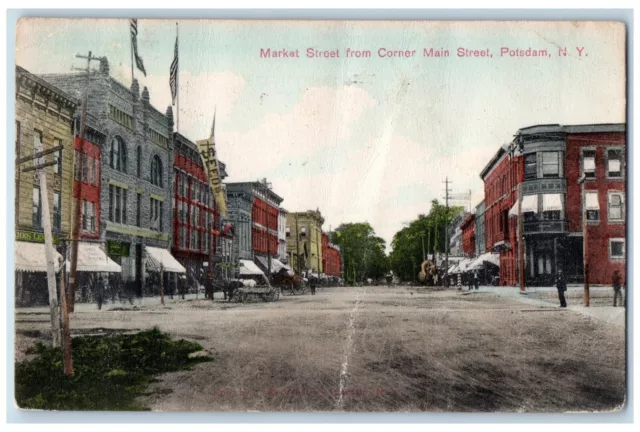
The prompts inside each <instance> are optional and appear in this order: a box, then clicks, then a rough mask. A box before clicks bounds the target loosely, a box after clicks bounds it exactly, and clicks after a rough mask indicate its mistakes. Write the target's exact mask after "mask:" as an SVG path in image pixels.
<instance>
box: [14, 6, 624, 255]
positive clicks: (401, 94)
mask: <svg viewBox="0 0 640 432" xmlns="http://www.w3.org/2000/svg"><path fill="white" fill-rule="evenodd" d="M177 31H178V32H179V56H180V71H179V87H180V89H179V125H178V127H179V131H180V133H182V134H184V135H186V136H187V137H189V138H190V139H192V140H194V141H195V140H198V139H203V138H207V137H208V134H209V130H210V128H211V121H212V117H213V113H214V111H215V112H216V145H217V149H218V154H219V157H220V159H221V160H222V161H224V162H225V163H226V165H227V172H228V174H229V177H228V178H227V181H228V182H237V181H253V180H257V179H261V178H267V179H268V181H269V182H271V183H272V185H273V190H274V192H276V193H277V194H278V195H280V196H281V197H283V198H284V201H283V202H282V206H283V207H284V208H286V209H287V210H289V211H304V210H308V209H316V208H318V209H320V211H321V212H322V214H323V215H324V217H325V224H324V226H323V228H324V229H325V230H329V229H335V228H336V227H337V226H338V225H340V224H341V223H348V222H364V221H367V222H369V223H370V224H371V225H372V226H373V228H374V230H375V231H376V234H377V235H378V236H380V237H382V238H383V239H384V240H385V241H386V242H387V245H388V246H389V245H390V243H391V240H392V239H393V235H394V234H395V233H396V232H397V231H398V230H400V229H402V227H403V225H404V224H405V223H406V222H409V221H411V220H413V219H415V218H416V217H417V216H418V214H420V213H428V212H429V210H430V207H431V200H433V199H438V200H440V201H443V198H444V181H445V178H448V179H449V180H450V181H452V184H451V185H450V189H451V192H452V193H454V194H462V193H468V192H471V197H472V199H471V202H470V204H471V206H473V207H474V206H475V205H476V204H478V203H479V202H480V201H481V200H482V199H483V196H484V189H483V183H482V180H481V178H480V171H481V170H482V169H483V168H484V166H485V165H486V164H487V163H488V161H489V160H490V159H491V157H492V156H493V154H495V152H496V151H497V150H498V149H499V147H500V146H501V145H503V144H505V143H507V142H509V141H511V139H512V138H513V135H514V134H515V133H516V132H517V130H518V129H520V128H522V127H527V126H532V125H536V124H556V123H557V124H585V123H622V122H624V121H625V110H626V98H625V85H626V71H625V67H626V66H625V51H626V46H625V43H626V42H625V27H624V25H623V24H620V23H607V22H599V23H596V22H591V23H589V22H581V23H578V22H473V21H466V22H462V21H460V22H455V21H446V22H445V21H443V22H435V21H434V22H427V21H422V22H418V21H416V22H412V21H404V22H384V21H360V22H355V21H333V22H330V21H230V20H229V21H214V20H180V21H175V20H145V19H140V20H138V53H139V55H140V56H141V57H142V59H143V60H144V65H145V68H146V70H147V76H146V77H145V76H143V75H142V73H141V72H139V71H138V70H135V77H136V79H138V81H139V82H140V85H141V88H142V87H143V86H146V87H148V89H149V93H150V98H151V104H152V105H154V106H155V107H156V108H157V109H158V110H160V111H161V112H165V110H166V107H167V106H169V105H170V104H171V93H170V89H169V67H170V64H171V61H172V59H173V53H174V44H175V40H176V32H177ZM16 41H17V42H16V45H17V46H16V63H17V64H18V65H20V66H22V67H24V68H25V69H27V70H29V71H30V72H32V73H36V74H40V73H65V72H72V70H73V68H74V67H83V66H85V63H83V61H82V60H81V59H77V58H76V57H75V56H76V54H78V53H82V54H84V55H86V54H87V53H88V51H92V53H93V54H94V55H98V56H106V57H107V59H108V60H109V65H110V70H111V74H112V75H113V76H114V77H115V78H116V79H118V80H119V81H121V82H122V83H124V84H125V85H127V86H128V85H130V83H131V52H130V33H129V23H128V20H114V19H37V18H36V19H23V20H21V21H19V23H18V28H17V33H16ZM309 48H311V49H317V50H329V51H335V50H338V51H339V53H338V55H339V57H333V58H307V56H306V53H307V49H309ZM347 48H349V49H350V50H360V51H365V50H368V51H370V53H371V56H370V57H367V58H365V57H360V58H355V57H349V58H347V56H346V50H347ZM381 48H382V49H384V50H386V51H385V52H387V53H388V52H394V51H403V52H405V53H406V51H409V52H411V51H412V50H415V53H413V55H412V56H403V57H398V56H395V57H386V56H381V55H380V54H381V52H380V51H379V50H380V49H381ZM425 48H426V49H427V50H429V49H430V48H434V49H435V50H438V49H447V50H449V57H440V58H435V57H426V56H424V55H423V50H424V49H425ZM503 48H505V49H507V52H505V53H504V55H501V53H502V51H503ZM529 48H530V49H533V50H546V55H543V56H537V57H527V56H517V55H516V56H511V55H510V54H509V52H510V51H513V50H523V51H525V50H527V49H529ZM562 48H566V55H559V50H560V49H562ZM261 49H262V50H264V51H266V50H267V49H271V51H278V50H283V49H285V50H287V51H295V50H298V55H299V58H264V57H261V55H260V52H261ZM459 50H463V51H464V50H469V51H471V52H473V51H474V50H475V51H476V54H478V57H468V56H464V57H460V56H458V51H459ZM483 52H484V54H485V56H481V55H482V53H483ZM382 54H384V52H382ZM175 110H176V107H174V112H176V111H175ZM453 204H459V205H469V203H468V202H464V201H454V202H453Z"/></svg>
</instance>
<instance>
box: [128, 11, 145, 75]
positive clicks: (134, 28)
mask: <svg viewBox="0 0 640 432" xmlns="http://www.w3.org/2000/svg"><path fill="white" fill-rule="evenodd" d="M130 27H131V46H132V47H133V56H134V57H135V59H136V67H137V68H138V69H139V70H140V71H141V72H142V73H143V74H144V76H147V71H146V70H144V63H143V62H142V57H140V56H139V55H138V20H137V19H131V25H130Z"/></svg>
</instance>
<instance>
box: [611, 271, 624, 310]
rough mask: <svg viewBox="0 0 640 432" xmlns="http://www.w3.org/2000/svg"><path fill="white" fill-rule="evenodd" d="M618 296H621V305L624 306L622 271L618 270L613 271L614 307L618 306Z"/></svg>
mask: <svg viewBox="0 0 640 432" xmlns="http://www.w3.org/2000/svg"><path fill="white" fill-rule="evenodd" d="M618 297H620V306H623V305H624V303H623V302H622V281H621V278H620V272H619V271H618V270H616V271H614V272H613V307H617V306H618V302H617V300H618Z"/></svg>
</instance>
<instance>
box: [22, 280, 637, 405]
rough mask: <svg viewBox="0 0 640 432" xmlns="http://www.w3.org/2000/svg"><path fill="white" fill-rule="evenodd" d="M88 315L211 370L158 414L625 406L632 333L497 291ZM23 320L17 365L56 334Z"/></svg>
mask: <svg viewBox="0 0 640 432" xmlns="http://www.w3.org/2000/svg"><path fill="white" fill-rule="evenodd" d="M91 309H92V308H90V307H89V308H87V307H85V308H79V311H78V312H76V313H74V314H73V317H72V321H71V326H72V329H73V333H74V335H81V334H95V333H99V332H104V331H106V330H105V329H107V330H109V329H121V330H142V329H148V328H151V327H153V326H157V327H159V328H160V329H161V330H163V331H166V332H168V333H169V334H171V335H172V336H174V337H178V338H185V339H190V340H193V341H196V342H198V343H200V344H201V345H202V346H203V347H204V348H205V350H207V351H209V352H210V353H211V355H213V356H214V357H215V361H214V362H210V363H203V364H199V365H197V366H195V367H194V368H193V370H191V371H182V372H176V373H171V374H166V375H163V376H161V377H159V381H158V382H157V383H154V384H153V385H152V387H151V389H150V390H151V391H150V393H149V395H148V396H145V397H144V398H143V403H145V404H146V405H147V406H149V407H150V408H151V409H152V410H158V411H247V410H257V411H310V410H312V411H334V410H339V411H342V410H344V411H524V412H549V411H555V412H558V411H560V412H564V411H594V410H595V411H609V410H615V409H617V408H620V407H621V406H622V404H623V403H624V398H625V332H624V329H623V328H620V327H618V326H614V325H611V324H608V323H605V322H599V321H596V320H591V319H589V318H588V317H585V316H584V315H581V314H578V313H575V312H571V311H568V310H559V309H555V308H546V307H534V306H532V305H530V304H524V303H521V302H519V301H517V300H515V299H510V298H505V297H500V296H497V295H495V294H492V293H473V294H464V295H463V294H461V293H459V292H457V291H424V290H420V292H418V291H417V290H416V289H415V288H405V287H390V288H387V287H384V288H382V287H360V288H334V289H326V290H322V291H319V292H318V294H317V295H315V296H311V295H308V294H307V295H304V296H297V297H283V296H281V297H280V300H278V301H277V302H274V303H263V302H254V303H248V304H234V303H231V304H228V303H222V302H218V301H216V302H215V303H212V302H210V301H205V300H197V301H181V302H180V301H175V302H173V303H170V304H168V305H167V306H165V307H161V306H154V307H143V308H142V309H141V310H118V311H113V310H110V309H114V306H107V307H106V308H105V309H104V310H102V311H97V310H91ZM48 319H49V316H48V313H47V312H46V311H45V310H43V309H33V310H29V309H21V310H19V311H17V313H16V332H17V333H16V334H17V338H16V349H17V352H16V358H17V359H18V360H21V359H23V358H24V355H23V351H24V348H25V347H26V346H28V345H29V344H30V343H32V342H33V341H35V340H37V338H38V337H42V335H45V332H46V330H47V328H48V325H49V322H48Z"/></svg>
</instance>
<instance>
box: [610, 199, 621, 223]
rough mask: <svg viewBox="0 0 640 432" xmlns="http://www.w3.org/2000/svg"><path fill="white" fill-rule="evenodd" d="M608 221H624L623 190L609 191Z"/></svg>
mask: <svg viewBox="0 0 640 432" xmlns="http://www.w3.org/2000/svg"><path fill="white" fill-rule="evenodd" d="M608 215H609V216H608V217H609V221H611V222H621V221H624V192H609V212H608Z"/></svg>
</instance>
